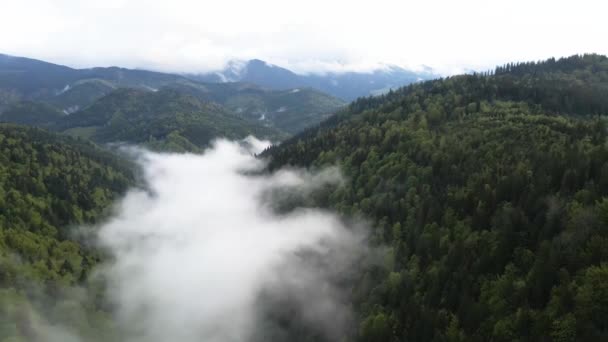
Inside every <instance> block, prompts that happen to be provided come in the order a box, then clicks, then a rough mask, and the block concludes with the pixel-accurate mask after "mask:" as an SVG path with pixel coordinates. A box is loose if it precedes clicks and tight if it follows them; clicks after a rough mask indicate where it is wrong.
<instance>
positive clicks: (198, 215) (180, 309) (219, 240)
mask: <svg viewBox="0 0 608 342" xmlns="http://www.w3.org/2000/svg"><path fill="white" fill-rule="evenodd" d="M267 146H268V143H267V142H263V141H259V140H257V139H255V138H252V137H249V138H247V139H245V140H244V141H239V142H232V141H228V140H217V141H215V142H214V143H213V145H212V147H210V148H209V149H207V150H206V151H205V152H204V153H203V154H199V155H197V154H168V153H154V152H150V151H147V150H143V149H139V148H130V149H128V153H129V154H130V155H131V156H133V157H134V158H135V160H136V162H137V163H138V165H139V166H140V169H141V172H142V175H141V177H142V184H143V186H142V187H139V188H133V189H131V190H130V191H128V193H127V194H126V195H125V196H124V198H123V199H121V200H120V201H119V202H118V203H116V205H115V208H114V210H113V214H112V215H111V217H110V218H109V219H107V220H106V221H105V222H104V223H102V224H100V225H98V226H96V227H95V231H96V236H95V241H96V243H97V246H98V247H99V248H101V249H102V250H103V251H104V252H105V253H107V255H108V258H107V259H108V260H107V262H105V263H104V264H103V266H101V267H99V268H98V269H97V270H96V272H94V275H93V277H95V278H97V279H102V280H103V282H104V283H105V284H106V290H105V300H106V301H108V304H107V305H108V307H110V308H111V313H112V316H113V320H114V321H115V322H116V329H117V330H118V331H119V335H120V336H121V339H123V340H125V341H133V342H139V341H152V342H155V341H159V342H160V341H184V342H189V341H211V342H214V341H217V342H220V341H268V340H273V341H281V340H284V341H288V340H289V341H293V340H297V339H302V340H304V339H307V338H313V339H315V340H328V341H335V340H340V339H343V338H344V337H345V336H347V334H352V331H353V326H352V324H353V319H354V317H353V313H352V311H351V309H350V308H349V288H346V287H344V286H343V285H340V284H344V280H345V279H347V278H349V277H354V276H355V275H354V274H353V271H352V270H353V269H354V268H353V267H352V266H353V264H354V263H356V262H357V261H358V260H359V259H360V258H361V257H362V256H363V255H364V254H365V248H364V247H363V246H364V243H363V240H364V239H365V233H364V232H365V229H364V228H362V226H353V225H347V224H346V223H345V222H344V221H343V220H341V219H340V218H339V217H338V216H337V215H336V214H334V213H331V212H329V211H325V210H321V209H318V208H306V207H300V206H299V205H298V203H300V202H302V201H300V200H303V199H305V198H306V197H307V196H308V195H309V194H310V193H311V192H312V191H314V190H315V189H318V188H320V187H326V186H339V184H340V182H341V181H342V177H341V175H340V173H339V171H338V170H337V169H328V170H323V171H320V172H314V173H312V172H307V171H303V170H296V169H286V170H279V171H277V172H274V173H272V174H269V173H266V172H265V170H264V168H265V162H264V160H262V159H259V158H257V157H255V154H256V153H259V152H261V151H262V150H263V149H264V148H265V147H267ZM288 202H289V203H290V204H289V205H283V204H285V203H288ZM43 328H44V329H45V330H46V332H45V334H44V335H46V337H47V338H49V337H51V338H52V336H57V337H56V338H55V339H56V340H57V341H59V340H66V338H68V337H69V338H68V340H70V339H71V340H74V341H80V339H79V338H78V337H77V334H76V333H72V332H70V330H69V329H67V328H65V327H62V326H61V325H55V326H44V327H43ZM349 331H350V332H349Z"/></svg>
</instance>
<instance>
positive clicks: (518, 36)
mask: <svg viewBox="0 0 608 342" xmlns="http://www.w3.org/2000/svg"><path fill="white" fill-rule="evenodd" d="M604 3H605V1H603V0H576V1H562V0H510V1H495V0H458V1H454V0H413V1H407V0H397V1H393V0H372V1H357V0H350V1H341V0H340V1H337V0H336V1H334V0H300V1H289V0H277V1H274V0H214V1H208V0H171V1H155V0H100V1H84V0H2V4H1V10H0V30H1V32H2V34H0V52H3V53H7V54H13V55H21V56H27V57H32V58H39V59H44V60H49V61H53V62H56V63H61V64H67V65H70V66H76V67H85V66H93V65H95V66H109V65H119V66H124V67H131V68H147V69H155V70H164V71H189V72H193V71H194V72H196V71H208V70H213V69H218V68H221V67H222V66H223V65H224V64H225V63H226V61H227V60H230V59H250V58H260V59H264V60H267V61H270V62H272V63H275V64H278V65H281V66H285V67H289V68H292V69H293V70H294V71H298V72H307V71H323V70H350V69H359V70H361V69H369V68H372V67H374V66H376V65H378V64H379V63H392V64H397V65H401V66H406V67H416V66H420V65H428V66H431V67H433V68H435V69H436V70H438V71H440V72H442V73H454V72H457V71H459V70H462V69H464V68H475V69H484V68H486V67H490V66H493V65H495V64H499V63H504V62H509V61H518V60H538V59H545V58H548V57H551V56H556V57H559V56H565V55H571V54H575V53H584V52H596V53H602V54H607V53H608V42H607V36H608V25H606V21H605V16H606V13H608V5H606V4H604Z"/></svg>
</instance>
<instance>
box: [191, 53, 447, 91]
mask: <svg viewBox="0 0 608 342" xmlns="http://www.w3.org/2000/svg"><path fill="white" fill-rule="evenodd" d="M187 76H188V77H190V78H192V79H195V80H198V81H203V82H212V83H223V82H248V83H255V84H258V85H261V86H264V87H267V88H270V89H278V90H283V89H293V88H298V87H312V88H316V89H318V90H320V91H322V92H326V93H328V94H331V95H333V96H336V97H339V98H341V99H343V100H346V101H352V100H354V99H356V98H358V97H361V96H368V95H376V94H381V93H384V92H387V91H388V90H390V89H394V88H398V87H401V86H404V85H407V84H410V83H413V82H417V81H422V80H428V79H432V78H436V77H437V75H435V74H433V72H432V70H431V69H430V68H427V69H425V70H423V71H421V72H414V71H411V70H407V69H404V68H401V67H398V66H389V67H387V68H384V69H378V70H374V71H371V72H340V73H337V72H331V73H325V74H307V75H300V74H296V73H294V72H292V71H290V70H288V69H285V68H282V67H279V66H276V65H272V64H269V63H266V62H264V61H262V60H259V59H252V60H249V61H231V62H229V63H228V65H227V66H226V68H225V69H224V70H221V71H217V72H211V73H206V74H196V75H187Z"/></svg>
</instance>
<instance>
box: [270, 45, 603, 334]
mask: <svg viewBox="0 0 608 342" xmlns="http://www.w3.org/2000/svg"><path fill="white" fill-rule="evenodd" d="M606 94H608V58H606V57H604V56H599V55H584V56H573V57H569V58H564V59H559V60H555V59H550V60H547V61H544V62H538V63H521V64H508V65H505V66H501V67H498V68H496V70H493V71H491V72H486V73H479V74H473V75H463V76H456V77H450V78H446V79H440V80H435V81H428V82H424V83H420V84H414V85H410V86H407V87H404V88H401V89H399V90H397V91H392V92H390V93H389V94H387V95H384V96H380V97H373V98H362V99H359V100H357V101H355V102H354V103H353V104H352V105H350V106H349V108H347V109H345V110H343V111H341V112H339V113H338V114H337V115H335V116H334V117H332V118H331V119H329V120H328V121H326V122H324V123H322V124H321V125H320V126H319V127H317V128H314V129H309V130H307V131H305V132H303V133H301V134H300V135H298V136H296V137H294V138H292V139H290V140H288V141H286V142H285V143H283V144H281V145H278V146H275V147H272V148H270V149H269V150H267V151H265V153H264V156H267V157H269V158H271V159H272V161H271V163H270V165H269V167H270V169H277V168H279V167H282V166H285V165H292V166H299V167H308V168H320V167H323V166H327V165H334V164H338V165H340V166H341V168H342V171H343V172H344V174H345V177H346V179H347V184H346V186H343V187H339V188H328V189H326V190H325V191H323V192H321V193H318V194H316V196H315V201H314V202H313V204H314V205H318V206H321V207H328V208H334V209H337V210H338V211H339V212H341V213H343V214H344V215H345V216H351V217H352V216H355V217H356V216H359V215H360V216H363V217H366V218H369V219H371V220H372V221H373V225H372V226H373V227H374V228H373V232H372V235H371V237H370V240H371V243H372V244H374V245H376V246H388V250H387V252H386V256H385V259H384V260H385V261H384V262H383V264H381V265H375V266H373V267H371V266H370V267H366V269H365V270H363V275H362V276H361V278H360V280H359V281H358V282H357V284H356V286H355V288H354V290H353V302H354V306H355V308H356V311H357V314H358V321H359V326H358V331H357V332H356V334H357V335H358V336H357V338H356V339H357V340H360V341H370V342H371V341H599V340H602V339H603V338H606V337H607V336H608V143H607V141H608V140H607V135H608V126H607V123H606V119H605V117H604V115H605V114H608V97H607V96H606Z"/></svg>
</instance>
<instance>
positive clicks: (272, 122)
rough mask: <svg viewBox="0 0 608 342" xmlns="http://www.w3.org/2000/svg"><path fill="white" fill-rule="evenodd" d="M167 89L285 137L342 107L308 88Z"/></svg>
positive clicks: (226, 86)
mask: <svg viewBox="0 0 608 342" xmlns="http://www.w3.org/2000/svg"><path fill="white" fill-rule="evenodd" d="M167 88H170V89H174V90H176V91H179V92H182V93H185V94H189V95H192V96H194V97H196V98H198V99H200V100H202V101H212V102H215V103H218V104H220V105H222V106H224V107H225V108H226V109H227V110H229V111H231V112H233V113H235V114H237V115H239V116H242V117H244V118H248V119H251V120H254V121H257V122H259V123H260V124H264V125H267V126H270V127H274V128H276V129H279V130H282V131H284V132H287V133H289V134H295V133H298V132H301V131H302V130H304V129H305V128H308V127H311V126H315V125H317V124H319V123H320V122H322V121H323V120H325V119H327V118H328V117H330V116H331V115H332V114H333V113H334V112H335V111H336V110H338V109H340V108H342V107H343V106H344V105H346V103H345V102H344V101H342V100H340V99H338V98H335V97H333V96H330V95H327V94H325V93H322V92H320V91H318V90H314V89H312V88H294V89H289V90H270V89H266V88H262V87H260V86H258V85H255V84H247V83H218V84H201V83H194V82H177V83H174V84H171V85H169V86H167Z"/></svg>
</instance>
